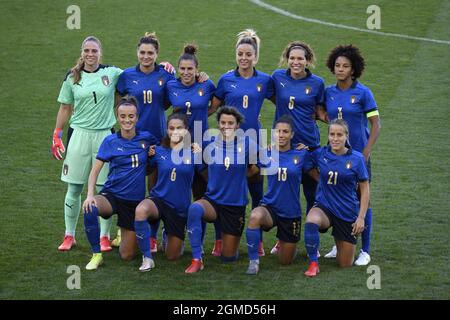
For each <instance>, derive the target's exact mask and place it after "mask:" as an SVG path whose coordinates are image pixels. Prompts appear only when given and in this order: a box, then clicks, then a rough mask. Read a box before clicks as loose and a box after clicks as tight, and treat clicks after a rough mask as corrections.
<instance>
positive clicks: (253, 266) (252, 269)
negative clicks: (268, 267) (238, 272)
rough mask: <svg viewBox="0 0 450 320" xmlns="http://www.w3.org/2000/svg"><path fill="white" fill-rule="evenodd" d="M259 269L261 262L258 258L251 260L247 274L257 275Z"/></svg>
mask: <svg viewBox="0 0 450 320" xmlns="http://www.w3.org/2000/svg"><path fill="white" fill-rule="evenodd" d="M258 271H259V262H258V260H250V263H249V264H248V269H247V272H246V274H249V275H257V274H258Z"/></svg>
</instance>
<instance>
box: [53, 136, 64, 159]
mask: <svg viewBox="0 0 450 320" xmlns="http://www.w3.org/2000/svg"><path fill="white" fill-rule="evenodd" d="M62 133H63V130H62V129H60V128H56V129H55V131H53V143H52V154H53V157H55V159H56V160H62V155H61V152H63V153H64V152H66V148H65V147H64V143H63V142H62V140H61V137H62Z"/></svg>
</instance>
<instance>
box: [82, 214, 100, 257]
mask: <svg viewBox="0 0 450 320" xmlns="http://www.w3.org/2000/svg"><path fill="white" fill-rule="evenodd" d="M84 231H85V232H86V237H87V238H88V240H89V243H90V244H91V249H92V252H93V253H100V226H99V224H98V209H97V207H94V206H92V211H91V212H87V213H86V212H85V213H84Z"/></svg>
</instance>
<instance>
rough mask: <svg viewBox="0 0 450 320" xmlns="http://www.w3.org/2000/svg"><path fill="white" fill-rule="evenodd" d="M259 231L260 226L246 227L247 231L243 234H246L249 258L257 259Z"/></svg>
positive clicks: (259, 239)
mask: <svg viewBox="0 0 450 320" xmlns="http://www.w3.org/2000/svg"><path fill="white" fill-rule="evenodd" d="M260 231H261V228H257V229H250V228H247V231H246V232H245V235H246V236H247V248H248V258H249V259H250V260H258V259H259V255H258V246H259V242H260V241H261V238H260V234H261V233H260Z"/></svg>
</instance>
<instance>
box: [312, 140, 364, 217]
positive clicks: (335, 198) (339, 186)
mask: <svg viewBox="0 0 450 320" xmlns="http://www.w3.org/2000/svg"><path fill="white" fill-rule="evenodd" d="M310 157H311V163H310V166H309V168H307V170H310V169H312V168H313V167H316V168H318V170H319V172H320V180H319V185H318V187H317V193H316V202H318V203H320V204H321V205H323V206H324V207H325V208H326V209H327V210H329V211H330V212H331V213H332V214H334V215H335V216H336V217H338V218H340V219H342V220H345V221H348V222H354V221H355V220H356V218H357V217H358V213H359V200H358V195H357V193H356V190H357V186H358V182H362V181H367V180H368V179H369V175H368V173H367V168H366V162H365V160H364V156H363V155H362V153H360V152H358V151H356V150H352V149H349V150H348V152H347V153H346V154H344V155H336V154H334V153H333V152H332V151H331V147H330V146H327V147H323V148H320V149H317V150H315V151H314V152H311V153H310Z"/></svg>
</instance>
